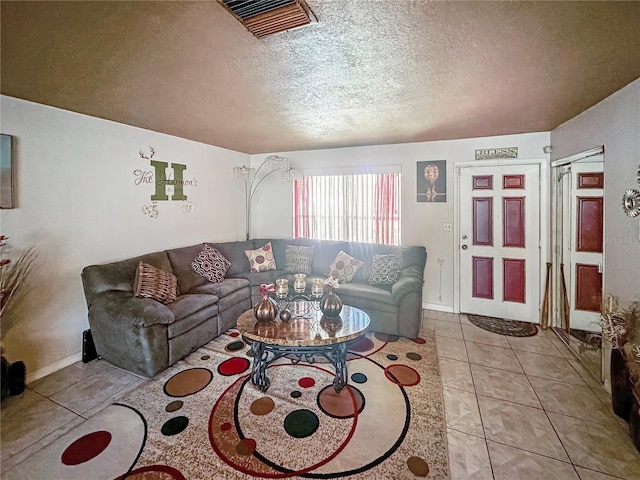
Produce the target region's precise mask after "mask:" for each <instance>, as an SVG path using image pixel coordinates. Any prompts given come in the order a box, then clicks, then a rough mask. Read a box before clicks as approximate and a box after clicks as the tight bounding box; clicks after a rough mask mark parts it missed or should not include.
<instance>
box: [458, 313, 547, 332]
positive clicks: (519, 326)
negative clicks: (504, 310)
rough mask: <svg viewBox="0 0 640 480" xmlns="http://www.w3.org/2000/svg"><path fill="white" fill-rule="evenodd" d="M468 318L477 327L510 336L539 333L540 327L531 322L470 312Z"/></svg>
mask: <svg viewBox="0 0 640 480" xmlns="http://www.w3.org/2000/svg"><path fill="white" fill-rule="evenodd" d="M467 318H468V319H469V321H470V322H471V323H473V324H474V325H475V326H476V327H480V328H482V329H483V330H487V331H489V332H493V333H498V334H500V335H507V336H509V337H532V336H534V335H537V333H538V327H537V326H536V325H535V324H533V323H529V322H520V321H517V320H505V319H504V318H495V317H485V316H483V315H472V314H470V313H467Z"/></svg>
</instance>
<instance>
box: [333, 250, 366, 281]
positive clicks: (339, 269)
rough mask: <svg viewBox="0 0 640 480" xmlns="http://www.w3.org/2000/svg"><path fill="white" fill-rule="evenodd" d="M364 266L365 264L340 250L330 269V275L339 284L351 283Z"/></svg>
mask: <svg viewBox="0 0 640 480" xmlns="http://www.w3.org/2000/svg"><path fill="white" fill-rule="evenodd" d="M362 265H364V263H363V262H361V261H360V260H358V259H357V258H354V257H352V256H351V255H349V254H348V253H345V252H343V251H342V250H340V253H338V255H336V258H334V259H333V262H332V263H331V266H330V267H329V275H331V276H332V277H333V278H336V279H337V280H338V283H349V282H350V281H351V280H352V279H353V276H354V275H355V274H356V272H357V271H358V269H359V268H360V267H361V266H362Z"/></svg>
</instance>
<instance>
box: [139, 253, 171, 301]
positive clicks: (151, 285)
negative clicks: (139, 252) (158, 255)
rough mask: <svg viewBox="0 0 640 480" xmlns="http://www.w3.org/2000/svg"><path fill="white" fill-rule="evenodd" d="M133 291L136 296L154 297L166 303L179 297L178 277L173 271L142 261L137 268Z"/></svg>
mask: <svg viewBox="0 0 640 480" xmlns="http://www.w3.org/2000/svg"><path fill="white" fill-rule="evenodd" d="M133 292H134V295H135V296H136V297H146V298H153V299H154V300H157V301H159V302H161V303H164V304H165V305H166V304H167V303H171V302H175V301H176V298H178V279H177V278H176V276H175V275H174V274H173V273H169V272H165V271H164V270H161V269H159V268H156V267H154V266H153V265H149V264H148V263H145V262H142V261H141V262H140V263H138V268H137V270H136V279H135V281H134V283H133Z"/></svg>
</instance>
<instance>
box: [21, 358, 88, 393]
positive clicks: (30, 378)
mask: <svg viewBox="0 0 640 480" xmlns="http://www.w3.org/2000/svg"><path fill="white" fill-rule="evenodd" d="M81 360H82V352H78V353H76V354H74V355H71V356H70V357H67V358H63V359H62V360H60V361H59V362H56V363H52V364H51V365H47V366H46V367H44V368H41V369H39V370H36V371H35V372H33V373H29V372H27V385H28V384H29V383H31V382H35V381H36V380H38V379H40V378H42V377H46V376H47V375H49V374H51V373H53V372H57V371H58V370H62V369H63V368H64V367H68V366H69V365H73V364H74V363H76V362H79V361H81Z"/></svg>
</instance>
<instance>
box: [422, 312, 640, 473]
mask: <svg viewBox="0 0 640 480" xmlns="http://www.w3.org/2000/svg"><path fill="white" fill-rule="evenodd" d="M458 324H459V325H458ZM423 325H425V326H426V327H429V328H433V329H434V330H435V331H436V338H437V346H438V357H439V360H440V373H441V375H442V382H443V384H444V402H445V411H446V418H447V433H448V441H449V468H450V473H451V479H452V480H462V479H469V480H476V479H479V480H483V479H495V480H519V479H531V480H543V479H553V480H565V479H566V480H607V479H608V480H612V479H620V478H623V479H629V480H640V453H638V452H637V451H636V450H635V448H634V447H633V444H632V443H631V437H630V435H629V433H628V426H627V424H626V423H624V422H622V421H621V420H620V419H618V418H617V417H615V415H613V413H612V411H611V400H610V396H609V394H608V393H607V392H606V391H605V390H604V388H603V387H602V386H601V385H600V383H599V382H598V381H597V380H596V379H594V378H593V377H591V375H590V374H589V373H588V372H587V370H586V369H584V367H582V365H581V364H580V363H579V362H578V361H577V360H576V359H575V358H574V357H573V355H572V354H571V352H570V351H569V350H568V349H567V347H566V346H565V345H564V344H563V343H562V342H561V341H560V339H558V338H557V337H556V335H555V334H554V333H553V332H551V331H548V330H547V331H543V330H540V331H539V332H538V335H536V336H534V337H524V338H518V337H506V336H502V335H497V334H494V333H491V332H487V331H485V330H482V329H480V328H478V327H476V326H475V325H473V324H471V323H470V322H469V321H468V319H467V317H466V315H457V314H444V313H442V312H437V313H435V312H431V311H428V310H425V311H424V314H423ZM460 332H462V339H461V338H460Z"/></svg>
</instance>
